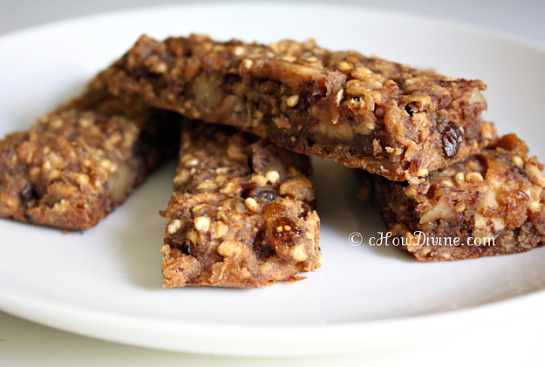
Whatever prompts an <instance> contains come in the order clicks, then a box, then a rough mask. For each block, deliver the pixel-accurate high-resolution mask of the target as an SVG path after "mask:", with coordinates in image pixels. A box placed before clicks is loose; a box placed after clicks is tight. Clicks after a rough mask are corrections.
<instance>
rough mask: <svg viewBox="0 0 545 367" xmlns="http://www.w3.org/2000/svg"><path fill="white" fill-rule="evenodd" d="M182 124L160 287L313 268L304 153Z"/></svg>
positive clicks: (250, 283) (250, 281)
mask: <svg viewBox="0 0 545 367" xmlns="http://www.w3.org/2000/svg"><path fill="white" fill-rule="evenodd" d="M182 130H183V132H182V141H181V148H180V161H179V166H178V169H177V174H176V178H175V180H174V183H175V190H174V193H173V195H172V198H171V199H170V202H169V205H168V209H167V210H166V211H165V213H164V215H165V216H166V218H167V219H168V223H167V226H166V230H165V244H164V246H163V248H162V250H161V252H162V253H163V255H164V257H163V275H164V280H163V285H164V287H165V288H172V287H184V286H219V287H237V288H248V287H261V286H265V285H271V284H273V283H275V282H278V281H286V280H287V281H292V280H297V279H300V276H299V275H298V274H299V273H300V272H303V271H314V270H315V269H317V268H319V267H320V263H321V254H320V248H319V246H318V241H319V227H320V221H319V218H318V215H317V213H316V211H314V210H313V208H312V206H313V200H314V192H313V188H312V184H311V182H310V180H309V179H308V175H309V173H310V169H311V167H310V163H309V160H308V157H304V156H300V155H298V154H296V153H292V152H289V151H286V150H284V149H281V148H278V147H276V146H275V145H273V144H271V143H269V142H266V141H264V140H261V139H259V138H257V137H256V136H253V135H250V134H247V133H243V132H240V131H237V130H235V129H233V128H229V127H221V126H217V125H216V126H214V125H208V124H204V123H200V124H198V123H192V122H188V123H187V124H184V126H183V128H182Z"/></svg>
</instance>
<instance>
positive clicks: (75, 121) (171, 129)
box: [0, 75, 179, 230]
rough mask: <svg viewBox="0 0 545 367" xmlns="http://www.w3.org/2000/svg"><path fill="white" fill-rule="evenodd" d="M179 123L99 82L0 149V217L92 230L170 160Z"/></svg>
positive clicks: (172, 115)
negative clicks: (113, 93)
mask: <svg viewBox="0 0 545 367" xmlns="http://www.w3.org/2000/svg"><path fill="white" fill-rule="evenodd" d="M176 131H179V116H178V115H177V114H175V113H166V112H164V111H156V110H155V109H152V108H149V107H147V106H146V105H144V104H143V103H133V104H130V105H129V104H127V103H125V102H123V101H121V100H120V99H119V98H116V97H113V96H111V95H110V94H109V93H108V91H107V88H106V86H105V85H104V83H103V79H102V76H101V75H99V76H98V77H97V78H95V79H94V80H93V81H91V83H90V84H89V86H88V89H87V90H86V92H85V93H84V94H83V95H82V96H81V97H79V98H77V99H75V100H74V101H72V102H70V103H68V104H66V105H63V106H60V107H58V108H57V109H56V110H55V111H53V112H51V113H49V114H46V115H44V116H42V117H40V118H39V120H38V122H37V124H36V125H34V126H33V127H31V128H30V129H29V130H27V131H22V132H17V133H13V134H10V135H8V136H6V137H5V138H4V139H3V140H2V141H0V217H4V218H13V219H15V220H19V221H22V222H29V223H35V224H41V225H47V226H54V227H59V228H64V229H71V230H82V229H88V228H91V227H93V226H95V225H96V224H97V223H98V222H99V221H100V220H101V219H103V218H104V217H105V216H106V215H107V214H108V213H110V212H111V211H113V210H114V209H115V208H116V207H117V206H118V205H119V204H121V203H122V202H123V201H124V200H125V199H126V198H127V196H128V195H129V194H130V192H131V191H132V190H133V188H134V187H135V186H137V185H138V184H139V183H141V182H142V181H143V179H144V178H145V177H146V174H147V173H148V172H149V171H150V170H152V169H153V168H155V167H156V166H157V165H158V164H160V163H161V162H163V161H164V160H165V159H166V158H167V157H168V156H170V155H173V154H174V153H175V152H176V150H177V148H176V147H177V146H178V137H177V136H176V133H175V132H176Z"/></svg>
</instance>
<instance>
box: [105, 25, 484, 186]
mask: <svg viewBox="0 0 545 367" xmlns="http://www.w3.org/2000/svg"><path fill="white" fill-rule="evenodd" d="M107 74H108V76H107V79H108V83H109V85H110V90H111V91H112V93H114V94H116V95H119V96H121V97H123V98H126V99H129V100H130V99H131V98H144V99H145V100H146V101H148V102H149V103H150V104H152V105H155V106H157V107H160V108H164V109H169V110H173V111H177V112H179V113H181V114H183V115H185V116H186V117H188V118H194V119H202V120H204V121H206V122H212V123H220V124H227V125H232V126H236V127H239V128H241V129H243V130H246V131H249V132H251V133H254V134H256V135H259V136H260V137H263V138H266V139H268V140H270V141H273V142H274V143H276V144H278V145H280V146H282V147H284V148H286V149H289V150H292V151H295V152H298V153H302V154H307V155H313V156H317V157H321V158H333V159H335V160H336V161H338V162H341V163H343V164H345V165H346V166H348V167H352V168H362V169H365V170H367V171H369V172H371V173H375V174H379V175H382V176H384V177H386V178H388V179H390V180H408V179H412V180H414V179H415V178H416V177H425V176H427V175H428V173H429V172H432V171H434V170H436V169H439V168H442V167H446V166H448V165H451V164H452V163H454V162H457V161H459V160H462V159H464V158H466V157H468V156H469V155H470V154H471V153H473V152H475V151H477V150H478V149H479V148H480V147H483V146H485V145H487V143H489V142H490V140H491V139H492V138H494V137H495V131H494V127H493V125H492V124H491V123H489V122H486V121H483V120H482V119H481V117H480V115H481V112H482V111H483V110H484V109H485V108H486V106H487V104H486V100H485V99H484V97H483V95H482V94H481V91H483V90H484V89H485V88H486V86H485V84H484V83H483V82H482V81H480V80H464V79H455V78H449V77H446V76H444V75H440V74H436V73H433V72H430V71H421V70H416V69H414V68H411V67H409V66H407V65H403V64H399V63H394V62H389V61H385V60H382V59H379V58H376V57H366V56H363V55H361V54H359V53H357V52H354V51H340V52H331V51H328V50H326V49H324V48H321V47H318V46H316V44H315V43H314V42H313V41H312V40H311V41H307V42H303V43H298V42H294V41H289V40H285V41H281V42H278V43H276V44H271V45H269V46H264V45H260V44H255V43H252V44H247V43H243V42H241V41H236V40H233V41H230V42H225V43H221V42H216V41H213V40H211V39H210V38H208V37H206V36H200V35H191V36H190V37H188V38H183V37H179V38H169V39H167V40H165V41H164V42H158V41H155V40H153V39H151V38H149V37H147V36H142V37H141V38H140V39H139V40H138V41H137V42H136V44H135V45H134V46H133V47H132V48H131V49H130V50H129V51H128V52H127V53H126V54H125V55H124V56H123V57H122V58H121V59H120V60H118V61H117V62H116V63H114V64H113V65H112V66H111V67H110V68H109V70H108V71H107Z"/></svg>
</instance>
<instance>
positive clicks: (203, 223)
mask: <svg viewBox="0 0 545 367" xmlns="http://www.w3.org/2000/svg"><path fill="white" fill-rule="evenodd" d="M195 228H196V229H197V230H198V231H200V232H208V230H209V229H210V219H208V218H207V217H197V218H195Z"/></svg>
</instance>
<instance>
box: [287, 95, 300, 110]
mask: <svg viewBox="0 0 545 367" xmlns="http://www.w3.org/2000/svg"><path fill="white" fill-rule="evenodd" d="M297 103H299V95H298V94H294V95H293V96H290V97H288V99H287V100H286V104H287V105H288V106H289V107H295V106H297Z"/></svg>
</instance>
